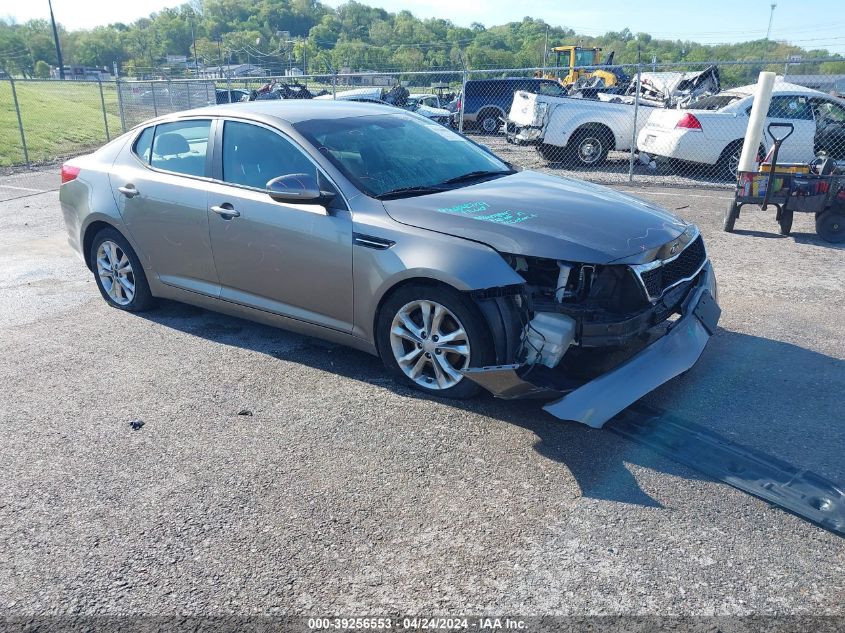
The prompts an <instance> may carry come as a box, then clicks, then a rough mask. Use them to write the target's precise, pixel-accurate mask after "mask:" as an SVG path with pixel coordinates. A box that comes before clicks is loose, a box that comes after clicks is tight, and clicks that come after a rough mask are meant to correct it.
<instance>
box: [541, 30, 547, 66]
mask: <svg viewBox="0 0 845 633" xmlns="http://www.w3.org/2000/svg"><path fill="white" fill-rule="evenodd" d="M547 59H549V25H548V24H547V25H546V43H545V44H543V63H542V64H540V65H541V66H542V67H543V69H544V70H545V68H546V60H547Z"/></svg>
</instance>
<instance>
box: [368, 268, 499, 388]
mask: <svg viewBox="0 0 845 633" xmlns="http://www.w3.org/2000/svg"><path fill="white" fill-rule="evenodd" d="M415 301H433V302H436V303H439V304H440V305H442V306H443V307H445V308H446V309H447V310H449V311H450V312H451V313H452V314H453V315H454V316H455V317H457V320H458V322H459V323H458V325H459V326H462V327H463V329H464V331H465V332H466V335H467V339H468V341H469V346H470V353H469V365H468V366H470V367H484V366H487V365H492V364H494V363H495V360H496V355H495V352H494V347H493V341H492V338H491V334H490V330H489V327H488V326H487V323H486V321H485V320H484V317H483V316H482V315H481V312H480V311H479V309H478V307H477V306H476V305H475V303H474V302H473V301H472V300H471V299H470V298H469V297H467V296H466V295H464V294H462V293H460V292H458V291H457V290H455V289H454V288H450V287H448V286H441V285H426V284H409V285H407V286H403V287H401V288H399V289H398V290H397V291H396V292H394V293H393V294H392V295H391V296H390V297H388V299H387V301H385V302H384V304H383V305H382V307H381V309H380V310H379V314H378V318H377V319H376V332H375V339H376V344H377V346H378V350H379V355H380V356H381V359H382V361H383V362H384V365H385V367H387V369H388V371H390V373H391V374H393V375H394V376H395V377H396V378H397V379H398V380H401V381H402V382H403V383H405V384H407V385H410V386H412V387H414V388H416V389H419V390H420V391H423V392H425V393H428V394H431V395H435V396H440V397H445V398H458V399H465V398H471V397H473V396H475V395H476V394H477V393H478V392H479V391H480V390H481V387H479V386H478V385H477V384H475V383H474V382H472V381H471V380H469V379H468V378H462V379H460V381H459V382H457V384H454V385H453V386H451V387H448V388H442V389H441V388H437V387H436V385H435V383H434V381H433V380H429V382H431V383H432V385H433V387H432V388H428V387H426V386H425V385H424V384H419V383H417V382H415V381H414V380H412V379H411V378H410V377H409V376H407V375H406V374H405V372H404V371H403V370H402V369H401V368H400V367H399V363H398V362H397V360H396V354H395V353H394V349H393V346H392V343H391V328H392V326H393V320H394V318H395V317H396V315H397V314H398V313H399V312H400V310H402V309H403V307H405V306H407V305H408V304H411V303H413V302H415ZM432 338H433V337H432ZM407 345H408V346H409V347H410V348H411V349H412V348H413V344H411V343H410V342H409V343H408V344H407ZM429 357H430V356H429ZM429 373H430V372H429Z"/></svg>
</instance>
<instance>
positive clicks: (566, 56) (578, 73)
mask: <svg viewBox="0 0 845 633" xmlns="http://www.w3.org/2000/svg"><path fill="white" fill-rule="evenodd" d="M601 50H602V49H601V48H598V47H596V48H583V47H581V46H555V47H554V48H553V49H552V51H554V53H555V66H556V67H557V74H556V75H551V76H550V75H546V77H548V78H549V79H557V80H558V81H560V83H561V85H562V86H563V87H564V88H572V87H573V86H575V84H576V83H578V84H579V86H580V85H584V84H587V85H588V86H590V87H597V86H598V85H599V84H600V81H599V80H601V82H604V85H603V86H602V87H603V88H613V87H615V86H616V85H617V84H619V83H621V81H622V79H621V78H620V77H619V76H618V75H617V74H616V73H615V72H613V71H612V70H611V69H609V66H610V64H612V63H613V53H610V55H608V56H607V59H606V60H605V61H604V63H602V62H601V59H600V55H601ZM599 66H604V67H607V68H599ZM564 70H566V71H567V72H566V74H563V71H564ZM579 80H580V81H579Z"/></svg>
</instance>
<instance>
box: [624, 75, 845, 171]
mask: <svg viewBox="0 0 845 633" xmlns="http://www.w3.org/2000/svg"><path fill="white" fill-rule="evenodd" d="M755 89H756V86H754V85H751V86H743V87H741V88H732V89H730V90H725V91H723V92H720V93H718V94H716V95H712V96H710V97H705V98H704V99H701V100H699V101H698V102H696V103H695V107H694V108H691V109H687V110H680V109H672V110H664V109H655V110H654V111H652V113H651V115H650V116H649V118H648V121H647V123H646V125H645V127H643V128H642V130H640V133H639V135H638V136H637V149H639V151H640V152H644V153H646V154H648V155H650V156H652V157H663V158H667V159H670V160H674V161H684V162H689V163H699V164H704V165H714V166H716V168H717V170H718V172H717V173H718V176H719V177H720V178H724V179H726V180H733V179H734V178H736V169H737V165H738V163H739V155H740V153H741V152H742V144H743V139H744V137H745V131H746V128H747V127H748V115H749V113H750V112H751V103H752V101H753V100H754V91H755ZM831 116H832V117H834V118H840V120H841V119H842V118H845V101H843V100H842V99H837V98H836V97H831V96H830V95H827V94H825V93H823V92H819V91H818V90H812V89H810V88H805V87H803V86H798V85H796V84H791V83H787V82H783V81H778V82H777V83H776V84H775V89H774V90H773V92H772V103H771V106H770V107H769V112H768V117H767V118H766V126H768V124H769V123H772V122H778V123H791V124H792V125H793V126H794V131H793V133H792V135H791V136H790V137H789V138H788V139H787V140H786V141H785V142H784V143H783V145H782V146H781V149H780V153H779V155H778V162H807V161H810V160H812V159H813V157H814V156H815V152H816V149H817V145H818V139H817V129H819V127H820V126H821V125H822V120H823V119H824V118H825V117H831ZM817 121H818V127H817ZM763 136H764V138H763V142H762V147H761V150H760V154H761V155H765V154H766V153H767V152H768V150H769V148H770V147H771V144H772V140H771V138H770V137H769V135H768V134H764V135H763Z"/></svg>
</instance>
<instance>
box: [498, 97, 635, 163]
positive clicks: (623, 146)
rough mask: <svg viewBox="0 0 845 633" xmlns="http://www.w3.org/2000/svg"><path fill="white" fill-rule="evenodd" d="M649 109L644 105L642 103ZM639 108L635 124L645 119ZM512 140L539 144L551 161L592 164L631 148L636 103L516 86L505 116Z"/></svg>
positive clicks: (538, 149) (540, 152)
mask: <svg viewBox="0 0 845 633" xmlns="http://www.w3.org/2000/svg"><path fill="white" fill-rule="evenodd" d="M644 109H645V108H644ZM647 118H648V115H647V114H646V113H642V114H640V116H639V117H638V118H637V121H636V129H637V130H639V129H641V128H643V127H645V125H646V120H647ZM506 130H507V139H508V142H510V143H516V144H520V145H535V146H536V148H537V152H538V153H539V154H540V156H541V157H542V158H543V159H544V160H546V161H547V162H565V163H568V164H569V165H571V166H573V167H581V168H593V167H596V166H598V165H601V164H602V163H604V162H605V161H606V160H607V155H608V153H609V152H611V151H614V150H615V151H629V150H630V149H631V140H632V138H633V136H634V107H633V106H631V105H628V104H626V103H617V102H612V101H601V100H599V101H596V100H593V99H581V98H578V97H568V96H561V97H555V96H550V95H545V94H534V93H531V92H525V91H518V92H516V93H515V94H514V96H513V102H512V103H511V108H510V112H509V113H508V120H507V128H506Z"/></svg>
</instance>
